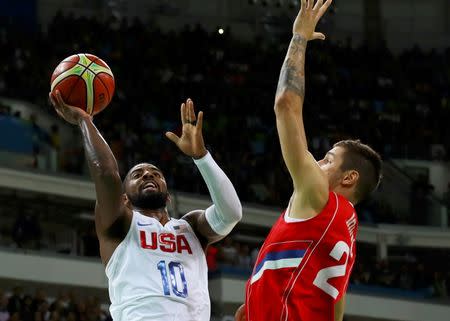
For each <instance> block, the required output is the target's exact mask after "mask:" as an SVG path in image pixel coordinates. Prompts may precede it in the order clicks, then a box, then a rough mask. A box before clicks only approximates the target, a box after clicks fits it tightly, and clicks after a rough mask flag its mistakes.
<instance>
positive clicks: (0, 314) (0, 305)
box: [0, 291, 9, 321]
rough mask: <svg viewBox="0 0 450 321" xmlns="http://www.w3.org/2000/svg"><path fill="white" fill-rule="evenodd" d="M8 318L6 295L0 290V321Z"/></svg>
mask: <svg viewBox="0 0 450 321" xmlns="http://www.w3.org/2000/svg"><path fill="white" fill-rule="evenodd" d="M8 320H9V311H8V297H7V296H6V295H5V294H4V293H3V291H0V321H8Z"/></svg>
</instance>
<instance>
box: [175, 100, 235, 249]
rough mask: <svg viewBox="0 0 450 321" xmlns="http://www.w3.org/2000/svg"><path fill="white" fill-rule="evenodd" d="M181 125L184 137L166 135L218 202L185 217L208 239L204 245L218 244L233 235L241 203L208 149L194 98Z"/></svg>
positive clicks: (184, 109)
mask: <svg viewBox="0 0 450 321" xmlns="http://www.w3.org/2000/svg"><path fill="white" fill-rule="evenodd" d="M181 122H182V124H183V132H182V134H181V137H178V136H177V135H175V134H174V133H172V132H168V133H166V136H167V138H169V139H170V140H171V141H172V142H174V143H175V144H176V145H177V146H178V148H179V149H180V150H181V151H182V152H183V153H184V154H186V155H187V156H190V157H192V158H193V159H194V162H195V164H196V165H197V167H198V169H199V171H200V173H201V174H202V177H203V179H204V180H205V183H206V185H207V187H208V191H209V194H210V195H211V198H212V200H213V203H214V204H213V205H212V206H210V207H209V208H207V209H206V210H205V211H192V212H190V213H188V214H186V215H185V216H184V217H183V218H184V219H186V220H187V221H188V222H189V223H190V224H191V226H192V227H193V228H194V230H195V231H196V233H197V234H199V236H201V237H202V238H204V239H206V242H204V243H212V242H216V241H218V240H220V239H222V238H223V237H224V236H225V235H227V234H228V233H230V232H231V230H232V229H233V227H234V226H235V225H236V224H237V223H238V222H239V221H240V219H241V218H242V206H241V202H240V201H239V198H238V196H237V193H236V191H235V189H234V187H233V184H232V183H231V181H230V180H229V179H228V177H227V176H226V175H225V173H224V172H223V171H222V169H221V168H220V167H219V166H218V165H217V164H216V162H215V161H214V159H213V158H212V157H211V155H210V154H209V152H208V151H207V150H206V147H205V143H204V141H203V134H202V125H203V112H199V114H198V119H197V117H196V115H195V111H194V103H193V102H192V100H191V99H188V100H187V101H186V103H185V104H184V103H183V104H182V105H181ZM204 245H206V244H204Z"/></svg>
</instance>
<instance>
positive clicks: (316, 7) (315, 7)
mask: <svg viewBox="0 0 450 321" xmlns="http://www.w3.org/2000/svg"><path fill="white" fill-rule="evenodd" d="M322 5H323V0H317V2H316V4H315V5H314V8H313V10H318V9H320V8H321V7H322Z"/></svg>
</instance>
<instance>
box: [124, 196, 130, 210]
mask: <svg viewBox="0 0 450 321" xmlns="http://www.w3.org/2000/svg"><path fill="white" fill-rule="evenodd" d="M122 200H123V203H124V204H125V206H126V207H130V200H129V199H128V196H127V194H125V193H123V194H122Z"/></svg>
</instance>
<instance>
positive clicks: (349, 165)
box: [333, 139, 382, 202]
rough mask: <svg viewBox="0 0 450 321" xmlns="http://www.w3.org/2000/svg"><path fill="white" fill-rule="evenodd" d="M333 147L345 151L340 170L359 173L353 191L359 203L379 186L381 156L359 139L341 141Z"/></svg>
mask: <svg viewBox="0 0 450 321" xmlns="http://www.w3.org/2000/svg"><path fill="white" fill-rule="evenodd" d="M333 147H342V148H344V150H345V152H344V156H343V159H344V160H343V162H342V165H341V170H343V171H347V170H352V169H353V170H356V171H357V172H358V173H359V179H358V183H357V185H356V191H355V198H356V200H357V201H358V202H359V201H361V200H363V199H365V198H367V197H368V196H369V195H370V194H371V193H372V192H373V191H374V190H375V189H376V188H377V187H378V185H379V184H380V181H381V178H382V174H381V164H382V160H381V156H380V155H379V154H378V153H377V152H376V151H374V150H373V149H372V148H371V147H370V146H368V145H366V144H363V143H361V141H360V140H359V139H357V140H353V139H347V140H341V141H339V142H337V143H336V144H334V145H333Z"/></svg>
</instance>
